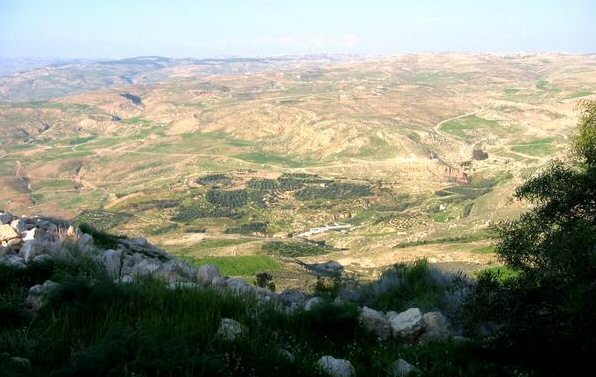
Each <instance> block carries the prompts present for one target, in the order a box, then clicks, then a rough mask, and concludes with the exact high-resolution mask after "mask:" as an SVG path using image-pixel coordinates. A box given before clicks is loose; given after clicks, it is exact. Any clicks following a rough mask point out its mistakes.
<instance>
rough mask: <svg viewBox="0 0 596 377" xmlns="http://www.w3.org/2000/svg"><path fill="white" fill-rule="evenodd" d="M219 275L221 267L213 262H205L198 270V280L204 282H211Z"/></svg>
mask: <svg viewBox="0 0 596 377" xmlns="http://www.w3.org/2000/svg"><path fill="white" fill-rule="evenodd" d="M218 277H219V268H217V266H215V265H212V264H205V265H203V266H201V267H199V270H198V271H197V280H198V281H199V282H201V283H204V284H211V282H212V281H213V279H215V278H218Z"/></svg>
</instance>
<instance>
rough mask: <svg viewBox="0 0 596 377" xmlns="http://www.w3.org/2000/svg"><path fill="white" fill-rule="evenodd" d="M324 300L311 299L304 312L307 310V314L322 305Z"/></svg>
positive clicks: (305, 305)
mask: <svg viewBox="0 0 596 377" xmlns="http://www.w3.org/2000/svg"><path fill="white" fill-rule="evenodd" d="M323 301H324V300H323V299H322V298H320V297H313V298H311V299H309V300H308V301H306V304H304V310H306V311H307V312H309V311H311V310H312V309H313V308H314V307H315V306H317V305H320V304H322V303H323Z"/></svg>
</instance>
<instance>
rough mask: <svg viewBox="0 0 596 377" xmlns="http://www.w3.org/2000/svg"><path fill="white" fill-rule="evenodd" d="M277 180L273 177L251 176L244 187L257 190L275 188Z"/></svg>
mask: <svg viewBox="0 0 596 377" xmlns="http://www.w3.org/2000/svg"><path fill="white" fill-rule="evenodd" d="M277 186H278V182H277V181H276V180H274V179H266V178H253V179H251V180H250V181H248V183H247V184H246V187H248V188H251V189H253V190H258V191H268V190H274V189H275V188H277Z"/></svg>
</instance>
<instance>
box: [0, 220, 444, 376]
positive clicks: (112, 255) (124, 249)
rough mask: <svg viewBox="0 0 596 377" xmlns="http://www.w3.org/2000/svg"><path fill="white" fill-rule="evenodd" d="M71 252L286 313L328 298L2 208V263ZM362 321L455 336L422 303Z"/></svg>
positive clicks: (379, 327)
mask: <svg viewBox="0 0 596 377" xmlns="http://www.w3.org/2000/svg"><path fill="white" fill-rule="evenodd" d="M73 253H80V254H88V255H89V256H90V257H91V258H93V259H94V260H95V261H96V262H97V263H98V265H99V266H102V268H104V269H105V271H106V273H107V274H108V275H109V276H110V277H111V278H113V279H114V281H116V282H120V283H131V282H133V281H135V280H136V279H139V278H141V277H147V276H151V277H153V278H157V279H161V280H163V281H165V282H166V283H168V286H169V288H171V289H178V288H192V289H202V288H205V287H211V288H215V289H218V290H222V291H226V292H229V293H232V294H236V295H253V296H254V297H256V298H257V299H258V300H259V301H266V302H267V301H273V302H275V303H276V304H278V305H279V308H280V310H284V311H285V312H286V313H288V314H291V313H294V312H296V311H298V310H306V311H310V310H313V309H314V308H316V306H317V305H320V304H322V303H323V302H324V300H323V299H322V298H320V297H309V296H308V295H307V294H305V293H304V292H301V291H298V290H284V291H282V292H281V293H275V292H273V291H271V290H269V289H267V288H262V287H258V286H255V285H252V284H249V283H248V282H247V281H246V280H244V279H241V278H231V277H223V276H221V275H220V273H219V269H218V268H217V267H216V266H214V265H203V266H200V267H198V268H197V267H195V266H193V265H191V264H190V263H188V262H187V261H185V260H183V259H180V258H177V257H175V256H173V255H171V254H169V253H167V252H166V251H165V250H162V249H160V248H158V247H156V246H154V245H152V244H151V243H149V242H148V241H147V240H146V239H145V238H136V239H130V238H118V239H117V240H116V241H115V245H113V247H112V248H103V247H100V246H98V245H97V244H96V242H95V240H94V238H93V236H92V235H90V234H87V233H84V232H82V231H81V230H80V229H79V228H78V227H76V226H74V225H72V224H70V223H68V222H65V221H62V220H56V219H51V218H46V217H17V216H14V215H12V214H10V213H7V212H0V264H4V265H10V266H12V267H15V268H25V267H26V266H27V264H28V263H30V262H32V261H34V262H35V261H40V260H44V259H52V258H68V257H72V255H73ZM56 287H59V284H58V283H56V282H52V281H50V280H48V281H45V282H44V283H43V284H39V285H35V286H33V287H31V288H30V290H29V295H28V297H27V299H26V304H27V306H28V307H29V308H31V309H32V310H33V311H37V310H39V309H40V308H41V307H42V306H43V305H44V304H45V303H46V302H47V298H48V297H49V293H51V291H52V290H53V289H55V288H56ZM336 301H337V300H336ZM359 321H360V324H361V326H362V327H363V328H364V329H366V330H367V331H369V332H371V333H373V334H375V335H376V336H377V338H378V340H379V341H385V340H388V339H391V338H394V339H400V340H403V341H407V342H412V343H414V342H420V343H424V342H434V341H446V340H448V339H450V338H452V332H451V330H450V326H449V322H448V320H447V318H445V316H443V314H441V313H440V312H428V313H422V311H421V310H420V309H418V308H410V309H408V310H406V311H403V312H401V313H397V312H393V311H389V312H386V313H384V312H380V311H376V310H374V309H371V308H368V307H366V306H365V307H363V308H361V310H360V317H359ZM247 332H248V330H247V328H246V326H244V325H243V324H241V323H239V322H237V321H236V320H234V319H231V318H223V319H221V323H220V326H219V330H218V335H219V336H221V337H222V338H224V339H226V340H228V341H234V340H236V339H238V338H239V337H242V336H246V335H247ZM284 352H286V353H288V355H286V356H287V357H289V358H291V357H293V355H292V354H291V353H289V352H288V351H286V350H284ZM317 366H318V367H319V368H320V369H321V370H323V371H324V372H326V373H327V374H329V375H330V376H334V377H335V376H337V377H344V376H346V377H351V376H354V375H355V370H354V367H353V366H352V364H351V363H350V361H349V360H343V359H335V358H333V357H332V356H323V357H321V359H319V361H318V362H317ZM417 371H418V370H417V368H416V367H414V366H413V365H411V364H409V363H408V362H406V361H405V360H402V359H399V360H397V361H395V362H394V363H393V364H392V365H391V367H390V374H391V375H393V376H406V375H410V374H413V373H416V372H417Z"/></svg>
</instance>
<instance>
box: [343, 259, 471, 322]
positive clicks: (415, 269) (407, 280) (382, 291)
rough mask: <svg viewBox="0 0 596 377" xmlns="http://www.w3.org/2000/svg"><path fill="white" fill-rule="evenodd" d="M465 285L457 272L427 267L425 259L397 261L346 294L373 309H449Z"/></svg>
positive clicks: (453, 306)
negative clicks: (409, 261)
mask: <svg viewBox="0 0 596 377" xmlns="http://www.w3.org/2000/svg"><path fill="white" fill-rule="evenodd" d="M466 286H467V282H466V280H465V279H464V278H463V277H462V276H460V275H448V274H445V273H443V272H441V271H440V270H438V269H436V268H434V267H431V266H429V264H428V261H427V260H426V259H420V260H417V261H415V262H413V263H412V264H405V263H400V264H396V265H394V266H393V267H391V268H389V269H387V270H386V271H384V272H383V273H382V275H381V277H380V278H379V279H378V280H377V281H374V282H372V283H369V284H365V285H362V286H360V287H358V288H356V289H355V291H353V292H351V293H350V294H351V295H352V296H353V297H354V298H355V300H356V301H357V302H359V303H361V304H363V305H366V306H368V307H371V308H374V309H376V310H383V311H388V310H394V311H402V310H406V309H408V308H411V307H418V308H421V309H423V310H436V309H441V310H444V311H448V312H453V311H455V310H456V309H457V307H458V306H459V302H460V297H461V296H462V294H463V291H465V289H466Z"/></svg>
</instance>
